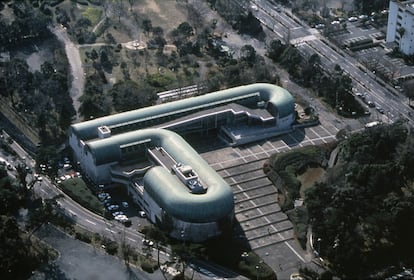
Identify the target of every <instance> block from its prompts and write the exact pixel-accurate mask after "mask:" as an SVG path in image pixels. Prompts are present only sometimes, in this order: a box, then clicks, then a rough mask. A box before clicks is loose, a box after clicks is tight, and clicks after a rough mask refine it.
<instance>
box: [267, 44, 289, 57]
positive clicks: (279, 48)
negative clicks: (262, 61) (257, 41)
mask: <svg viewBox="0 0 414 280" xmlns="http://www.w3.org/2000/svg"><path fill="white" fill-rule="evenodd" d="M285 47H286V46H285V45H284V44H283V43H282V41H280V40H272V41H271V42H270V44H269V45H268V46H267V48H266V50H267V53H266V55H267V56H268V57H269V58H270V59H272V60H273V61H276V62H277V61H279V58H280V55H281V54H282V53H283V51H284V50H285Z"/></svg>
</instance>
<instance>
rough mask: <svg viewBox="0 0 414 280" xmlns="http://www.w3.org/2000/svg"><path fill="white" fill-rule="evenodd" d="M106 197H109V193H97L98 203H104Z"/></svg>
mask: <svg viewBox="0 0 414 280" xmlns="http://www.w3.org/2000/svg"><path fill="white" fill-rule="evenodd" d="M108 197H110V195H109V193H105V192H104V193H98V199H99V200H100V201H104V200H106V199H107V198H108Z"/></svg>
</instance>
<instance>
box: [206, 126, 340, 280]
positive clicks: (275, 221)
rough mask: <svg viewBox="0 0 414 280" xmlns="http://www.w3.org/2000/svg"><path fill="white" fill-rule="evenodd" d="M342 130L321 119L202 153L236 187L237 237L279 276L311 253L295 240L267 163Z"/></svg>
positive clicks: (291, 271) (329, 139)
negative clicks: (321, 122)
mask: <svg viewBox="0 0 414 280" xmlns="http://www.w3.org/2000/svg"><path fill="white" fill-rule="evenodd" d="M338 130H339V129H338V128H336V127H335V126H333V125H330V124H324V125H318V126H315V127H310V128H305V129H303V130H296V131H294V132H292V133H289V134H286V135H283V136H280V137H277V138H273V139H269V140H267V141H261V142H258V143H253V144H249V145H243V146H239V147H220V148H218V149H216V150H213V149H212V150H211V151H207V152H204V153H202V156H203V158H204V159H205V160H206V161H207V162H208V163H209V164H210V165H211V166H212V167H213V168H214V169H215V170H216V171H217V172H218V173H219V174H220V175H221V176H222V177H223V178H224V179H225V180H226V182H227V183H228V184H229V185H230V186H231V187H232V188H233V193H234V200H235V215H236V219H237V222H238V223H239V225H240V229H241V230H240V232H238V233H237V234H236V238H239V239H242V240H244V241H247V242H248V243H249V245H250V247H251V248H252V249H253V250H254V251H255V252H256V253H257V254H259V255H260V256H261V257H262V258H263V259H264V260H265V262H266V263H267V264H268V265H270V266H271V267H272V268H273V269H274V270H275V271H276V272H277V273H278V277H281V279H285V278H283V277H284V276H286V277H287V278H288V277H289V275H290V273H293V272H296V271H297V268H298V263H309V262H310V261H311V259H312V256H311V255H309V254H308V253H307V252H306V251H303V250H302V248H301V247H300V245H299V243H298V242H297V241H296V239H295V235H294V231H293V225H292V223H291V222H290V221H289V220H288V218H287V216H286V214H284V213H283V212H282V211H281V209H280V206H279V204H278V196H277V186H274V185H273V184H272V182H271V181H269V179H268V178H267V177H266V175H265V174H264V172H263V164H264V162H265V161H266V160H267V159H268V158H269V156H270V155H272V154H274V153H281V152H285V151H289V150H291V149H294V148H296V147H303V146H306V145H317V144H322V143H328V142H331V141H333V140H334V139H335V135H336V133H337V132H338Z"/></svg>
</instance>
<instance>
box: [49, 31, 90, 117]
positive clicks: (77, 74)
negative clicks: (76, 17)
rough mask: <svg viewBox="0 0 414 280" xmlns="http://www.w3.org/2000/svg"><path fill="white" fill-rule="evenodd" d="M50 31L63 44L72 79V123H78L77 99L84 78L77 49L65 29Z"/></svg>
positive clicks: (81, 92)
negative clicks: (73, 111)
mask: <svg viewBox="0 0 414 280" xmlns="http://www.w3.org/2000/svg"><path fill="white" fill-rule="evenodd" d="M51 31H52V32H53V34H55V35H56V37H57V38H58V39H59V41H61V42H62V43H64V44H65V51H66V56H67V58H68V61H69V64H70V68H71V72H72V78H73V81H72V85H71V87H70V91H69V93H70V97H71V98H72V100H73V107H74V108H75V111H76V119H75V121H74V122H79V121H80V120H79V107H80V102H79V98H80V97H81V96H82V94H83V89H84V86H85V78H84V73H83V69H82V61H81V57H80V53H79V48H78V46H77V45H75V44H74V43H73V42H72V41H71V40H70V38H69V36H68V33H67V32H66V29H64V28H62V27H53V28H51Z"/></svg>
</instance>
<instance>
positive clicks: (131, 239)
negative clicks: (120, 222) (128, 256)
mask: <svg viewBox="0 0 414 280" xmlns="http://www.w3.org/2000/svg"><path fill="white" fill-rule="evenodd" d="M127 239H128V240H130V241H132V242H137V241H136V240H135V239H133V238H131V237H127Z"/></svg>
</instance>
